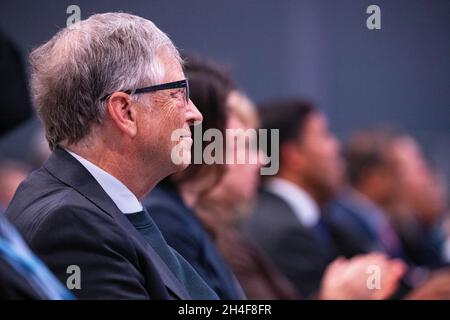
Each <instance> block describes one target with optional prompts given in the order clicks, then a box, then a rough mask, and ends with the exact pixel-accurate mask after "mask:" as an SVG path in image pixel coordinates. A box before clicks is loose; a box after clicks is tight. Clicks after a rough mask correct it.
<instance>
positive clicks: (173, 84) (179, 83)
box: [100, 79, 189, 103]
mask: <svg viewBox="0 0 450 320" xmlns="http://www.w3.org/2000/svg"><path fill="white" fill-rule="evenodd" d="M178 88H184V89H185V90H184V91H185V99H186V103H189V82H188V80H187V79H184V80H180V81H174V82H168V83H163V84H157V85H155V86H150V87H145V88H139V89H136V90H134V92H133V91H132V90H125V91H120V92H123V93H126V94H131V93H133V94H136V93H150V92H155V91H160V90H169V89H178ZM111 95H112V93H110V94H107V95H105V96H103V97H102V98H101V99H100V101H105V100H106V99H108V98H109V97H110V96H111Z"/></svg>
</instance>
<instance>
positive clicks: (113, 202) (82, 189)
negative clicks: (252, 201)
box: [6, 13, 217, 299]
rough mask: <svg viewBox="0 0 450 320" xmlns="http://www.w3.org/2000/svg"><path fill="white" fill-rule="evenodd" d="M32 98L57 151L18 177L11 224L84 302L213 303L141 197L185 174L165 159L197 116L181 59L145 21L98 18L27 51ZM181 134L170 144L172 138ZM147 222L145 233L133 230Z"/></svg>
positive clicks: (186, 142)
mask: <svg viewBox="0 0 450 320" xmlns="http://www.w3.org/2000/svg"><path fill="white" fill-rule="evenodd" d="M31 66H32V83H31V87H32V97H33V99H34V103H35V106H36V108H37V112H38V114H39V115H40V117H41V119H42V120H43V122H44V126H45V131H46V137H47V140H48V142H49V145H50V147H51V149H52V150H53V153H52V155H51V157H50V159H49V160H48V161H47V162H46V163H45V164H44V165H43V167H42V168H41V169H39V170H37V171H35V172H34V173H32V174H31V175H30V177H29V178H28V179H27V180H26V181H24V182H23V183H22V184H21V185H20V187H19V189H18V191H17V193H16V195H15V198H14V200H13V201H12V202H11V204H10V206H9V208H8V210H7V211H6V216H7V217H8V218H9V219H10V220H11V221H12V222H13V223H14V224H15V225H16V226H17V228H18V229H19V230H20V231H21V232H22V233H23V235H24V237H25V239H26V240H27V241H28V242H29V243H30V245H31V247H32V249H34V250H35V251H36V252H37V253H38V254H39V255H40V257H41V258H42V259H43V260H44V261H45V262H46V263H47V264H48V265H49V267H50V268H51V269H52V271H53V272H54V273H55V274H56V275H57V276H58V277H59V278H60V279H61V280H62V281H64V282H66V280H67V276H68V274H67V273H66V272H67V270H68V268H69V267H70V266H73V265H74V266H77V267H79V271H80V273H79V274H78V276H79V278H80V285H79V286H78V287H76V288H75V289H76V290H75V291H74V293H75V294H76V295H77V296H78V297H81V298H86V299H97V298H117V299H129V298H134V299H148V298H151V299H171V298H175V299H189V298H197V299H215V298H217V296H216V295H215V294H214V292H213V291H212V290H211V289H210V288H209V287H208V286H207V285H206V284H205V282H204V281H203V279H201V278H200V276H199V275H198V274H197V273H196V272H195V271H194V270H193V268H192V267H191V266H190V265H189V264H188V263H187V262H186V261H185V260H184V259H183V258H182V257H181V256H180V255H178V253H177V252H176V251H174V250H173V249H171V248H170V247H169V246H168V245H167V243H166V242H165V240H164V238H163V237H162V235H161V233H160V232H159V229H158V227H157V226H156V225H155V224H154V222H153V220H151V218H150V217H149V216H148V213H147V212H146V211H145V210H143V207H142V205H141V203H140V201H139V200H138V199H140V198H141V197H143V196H144V195H145V194H146V193H147V192H148V191H149V190H150V189H152V188H153V186H155V184H156V183H157V182H158V181H160V180H161V179H163V178H164V177H165V176H167V175H169V174H171V173H173V172H176V171H179V170H182V169H184V168H185V165H184V164H183V163H181V164H178V165H177V164H175V163H174V162H172V161H171V150H172V148H173V147H174V146H175V145H179V144H181V146H182V147H184V148H185V152H186V153H189V152H190V146H191V143H192V139H191V138H190V135H191V133H190V130H189V126H190V125H191V124H193V123H194V121H201V120H202V116H201V114H200V113H199V111H198V110H197V109H196V107H195V105H194V104H193V103H192V102H191V101H190V99H189V90H188V83H187V80H186V79H185V76H184V73H183V70H182V66H181V59H180V57H179V54H178V51H177V50H176V48H175V47H174V45H173V44H172V42H171V41H170V39H169V38H168V37H167V35H165V34H164V33H163V32H162V31H161V30H159V29H158V28H157V27H156V26H155V25H154V24H153V23H152V22H151V21H148V20H145V19H143V18H140V17H137V16H133V15H130V14H124V13H105V14H99V15H93V16H91V17H90V18H89V19H87V20H84V21H81V22H78V23H77V24H76V25H72V26H70V27H67V28H65V29H63V30H61V31H60V32H59V33H58V34H56V35H55V36H54V37H53V38H52V39H51V40H50V41H48V42H47V43H45V44H44V45H42V46H40V47H38V48H37V49H35V50H34V51H33V52H32V54H31ZM176 129H181V130H182V131H183V132H184V134H183V135H181V138H180V140H179V141H172V139H171V134H172V132H173V131H174V130H176ZM136 214H138V215H140V216H144V218H146V222H147V224H148V225H150V226H151V228H150V229H149V230H150V232H149V233H148V234H147V235H145V236H143V235H141V234H140V233H139V232H138V231H137V230H136V228H135V226H134V225H133V224H132V223H131V222H130V220H133V219H132V216H133V215H136Z"/></svg>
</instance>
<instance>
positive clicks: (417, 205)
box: [325, 127, 450, 299]
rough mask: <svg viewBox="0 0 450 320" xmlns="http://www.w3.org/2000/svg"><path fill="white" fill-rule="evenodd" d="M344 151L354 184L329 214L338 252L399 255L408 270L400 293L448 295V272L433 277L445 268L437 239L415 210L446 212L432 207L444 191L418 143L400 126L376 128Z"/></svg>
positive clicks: (360, 135)
mask: <svg viewBox="0 0 450 320" xmlns="http://www.w3.org/2000/svg"><path fill="white" fill-rule="evenodd" d="M344 155H345V159H346V160H347V178H348V182H349V188H347V189H346V190H345V191H344V192H343V193H342V194H341V195H340V196H339V197H338V198H337V199H336V200H335V201H333V202H331V203H330V205H329V206H328V208H327V209H326V215H325V217H326V223H327V226H328V229H329V231H330V233H331V234H332V237H333V240H334V242H335V245H336V246H335V247H336V248H337V251H338V254H340V255H344V256H346V257H352V256H354V255H357V254H362V253H368V252H373V251H379V252H384V253H385V254H387V255H388V256H390V257H396V258H400V259H402V260H403V261H405V262H406V264H407V265H408V269H407V272H406V274H405V277H404V279H403V283H402V286H401V289H400V290H399V292H398V293H397V295H398V296H399V297H400V296H403V295H405V294H407V293H408V292H411V293H410V294H409V296H408V297H410V298H425V299H427V298H430V297H433V298H438V299H441V298H448V297H449V290H448V289H447V288H448V284H449V281H450V277H449V270H443V271H441V272H437V273H433V274H431V277H430V271H429V269H430V268H438V267H443V266H445V261H444V259H443V257H442V254H441V252H440V248H439V243H438V241H436V242H435V240H438V239H436V237H435V235H434V234H432V233H428V232H426V229H424V230H421V226H420V224H419V220H417V219H416V217H415V210H419V211H422V210H425V211H431V212H432V214H435V212H434V211H435V210H436V209H437V210H438V211H439V209H441V210H443V208H442V207H441V205H438V206H437V208H433V206H434V204H435V203H434V202H435V201H434V200H433V199H434V197H439V191H438V190H435V189H434V188H433V187H432V186H431V185H430V184H431V181H432V179H431V176H430V174H431V173H430V172H428V168H427V166H426V164H425V160H424V159H423V156H422V154H421V153H420V150H419V148H418V145H417V143H416V142H415V141H414V139H413V138H412V137H410V136H408V135H406V134H405V133H403V132H400V131H399V130H397V129H394V128H390V127H374V128H368V129H364V130H360V131H358V132H356V133H354V134H353V135H352V136H351V137H350V139H349V141H348V143H347V144H346V146H345V148H344ZM437 202H440V200H439V199H438V200H437ZM430 206H431V208H430ZM433 279H440V281H437V280H433ZM439 282H440V283H439ZM412 289H414V290H412Z"/></svg>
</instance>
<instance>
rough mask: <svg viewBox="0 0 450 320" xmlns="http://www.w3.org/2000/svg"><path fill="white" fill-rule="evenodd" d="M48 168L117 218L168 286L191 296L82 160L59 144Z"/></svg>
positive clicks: (177, 292)
mask: <svg viewBox="0 0 450 320" xmlns="http://www.w3.org/2000/svg"><path fill="white" fill-rule="evenodd" d="M44 167H45V168H46V169H47V170H48V171H49V172H50V173H51V174H52V175H53V176H54V177H56V178H57V179H58V180H60V181H61V182H63V183H64V184H66V185H68V186H69V187H71V188H73V189H75V190H76V191H78V192H79V193H80V194H82V195H83V196H84V197H85V198H86V199H88V200H89V201H91V202H92V203H94V204H95V205H96V206H97V207H98V208H99V209H101V210H102V211H104V212H105V213H106V214H107V215H109V216H111V217H112V218H113V219H115V220H116V221H117V222H118V223H119V224H120V225H121V226H122V227H123V228H124V229H125V230H126V232H128V233H129V234H131V235H132V237H133V238H134V239H135V240H136V244H137V245H138V246H139V247H141V249H142V250H143V251H144V252H146V253H147V254H148V255H149V256H150V259H151V261H152V262H153V264H154V266H155V268H156V269H157V271H158V273H159V275H160V277H161V279H162V281H163V282H164V284H165V285H166V287H167V288H169V289H170V291H172V292H173V294H175V295H176V296H177V297H178V298H179V299H184V300H188V299H191V297H190V296H189V294H188V293H187V291H186V289H185V288H184V287H183V285H182V284H181V283H180V282H179V280H178V279H177V278H176V277H175V275H174V274H173V273H172V272H171V271H170V269H169V268H168V267H167V265H166V264H165V263H164V261H163V260H162V259H161V257H160V256H159V255H158V254H157V253H156V251H155V250H154V249H153V248H152V246H151V245H150V244H149V243H148V242H147V241H146V240H145V239H144V238H143V236H142V235H141V234H140V233H139V232H138V231H137V230H136V229H135V228H134V226H133V225H132V224H131V223H130V222H129V221H128V219H127V218H126V217H124V214H123V213H122V212H121V211H120V210H119V208H117V206H116V204H115V203H114V202H113V201H112V199H111V198H110V197H109V196H108V195H107V194H106V192H105V191H104V190H103V188H102V187H101V186H100V185H99V184H98V182H97V181H96V180H95V179H94V177H92V175H91V174H90V173H89V171H87V170H86V169H85V168H84V167H83V165H81V164H80V163H79V162H78V160H76V159H75V158H74V157H72V156H71V155H70V154H69V153H68V152H66V151H65V150H63V149H61V148H59V147H58V148H56V150H55V151H54V152H53V153H52V155H51V156H50V158H49V159H48V160H47V161H46V163H45V164H44Z"/></svg>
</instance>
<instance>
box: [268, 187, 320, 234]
mask: <svg viewBox="0 0 450 320" xmlns="http://www.w3.org/2000/svg"><path fill="white" fill-rule="evenodd" d="M266 188H267V190H269V191H270V192H271V193H273V194H275V195H277V196H279V197H280V198H281V199H283V200H284V201H286V203H287V204H288V205H289V207H291V209H292V210H293V211H294V214H295V216H296V217H297V218H298V220H299V221H300V223H301V224H302V225H304V226H306V227H313V226H315V225H316V224H317V222H318V221H319V218H320V210H319V206H318V205H317V203H316V202H315V201H314V199H313V198H312V197H311V196H310V195H309V194H308V193H307V192H306V191H304V190H303V189H302V188H300V187H299V186H297V185H296V184H294V183H292V182H290V181H287V180H285V179H281V178H271V179H270V180H269V181H268V182H267V184H266Z"/></svg>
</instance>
